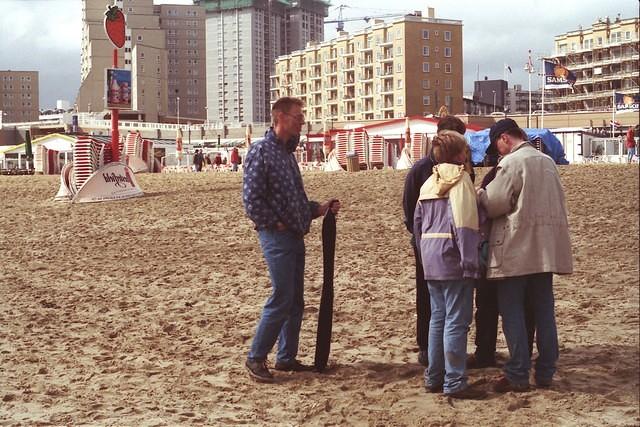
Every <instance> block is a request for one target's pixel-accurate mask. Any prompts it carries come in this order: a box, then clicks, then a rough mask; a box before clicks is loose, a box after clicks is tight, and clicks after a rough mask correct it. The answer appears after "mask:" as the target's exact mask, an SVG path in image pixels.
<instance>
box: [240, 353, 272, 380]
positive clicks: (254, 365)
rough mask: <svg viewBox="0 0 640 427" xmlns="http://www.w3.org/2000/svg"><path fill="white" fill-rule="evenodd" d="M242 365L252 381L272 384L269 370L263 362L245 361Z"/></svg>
mask: <svg viewBox="0 0 640 427" xmlns="http://www.w3.org/2000/svg"><path fill="white" fill-rule="evenodd" d="M244 365H245V366H246V367H247V370H248V371H249V375H250V376H251V378H253V379H254V380H256V381H258V382H261V383H272V382H273V375H272V374H271V372H269V369H268V368H267V363H266V362H265V361H264V360H260V361H258V360H251V359H247V361H246V362H245V363H244Z"/></svg>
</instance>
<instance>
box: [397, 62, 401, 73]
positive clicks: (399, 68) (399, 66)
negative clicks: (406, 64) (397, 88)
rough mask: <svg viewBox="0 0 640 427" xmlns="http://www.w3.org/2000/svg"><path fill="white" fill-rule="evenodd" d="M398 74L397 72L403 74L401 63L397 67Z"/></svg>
mask: <svg viewBox="0 0 640 427" xmlns="http://www.w3.org/2000/svg"><path fill="white" fill-rule="evenodd" d="M396 72H397V73H400V72H402V63H400V62H399V63H398V64H397V65H396Z"/></svg>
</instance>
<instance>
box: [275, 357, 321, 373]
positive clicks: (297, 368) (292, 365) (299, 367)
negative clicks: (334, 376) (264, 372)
mask: <svg viewBox="0 0 640 427" xmlns="http://www.w3.org/2000/svg"><path fill="white" fill-rule="evenodd" d="M274 369H275V370H276V371H285V372H309V371H313V370H315V369H316V367H315V366H312V365H303V364H302V363H300V362H299V361H297V360H295V359H294V360H293V361H291V362H276V366H275V367H274Z"/></svg>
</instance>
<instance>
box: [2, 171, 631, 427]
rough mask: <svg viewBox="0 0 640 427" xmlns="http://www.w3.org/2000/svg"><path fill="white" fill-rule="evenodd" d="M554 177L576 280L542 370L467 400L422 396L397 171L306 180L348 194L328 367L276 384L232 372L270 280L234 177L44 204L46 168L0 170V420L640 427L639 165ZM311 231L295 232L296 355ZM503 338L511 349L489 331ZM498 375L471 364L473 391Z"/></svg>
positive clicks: (313, 188)
mask: <svg viewBox="0 0 640 427" xmlns="http://www.w3.org/2000/svg"><path fill="white" fill-rule="evenodd" d="M560 171H561V176H562V180H563V184H564V186H565V189H566V195H567V201H568V208H569V213H570V218H569V222H570V226H571V237H572V243H573V249H574V266H575V273H574V274H573V275H572V276H562V277H559V276H556V278H555V296H556V316H557V323H558V332H559V338H560V352H561V353H560V360H559V365H558V373H557V375H556V377H555V380H556V381H555V382H554V385H553V386H552V387H551V389H548V390H535V389H533V390H532V391H530V392H527V393H519V394H513V393H507V394H504V395H498V394H495V393H490V394H489V397H488V398H487V399H485V400H482V401H461V400H459V401H451V400H448V399H447V398H445V397H443V396H442V395H437V394H427V393H425V391H424V387H423V379H422V375H423V369H422V367H421V366H420V365H418V363H417V346H416V343H415V331H414V329H415V306H414V305H415V289H414V267H413V255H412V252H411V247H410V245H409V235H408V233H407V232H406V230H405V229H404V225H403V223H402V221H403V217H402V208H401V199H402V188H403V183H404V177H405V175H406V171H393V170H384V171H366V172H365V171H363V172H359V173H322V172H306V173H305V174H304V180H305V186H306V190H307V193H308V194H309V196H310V198H312V199H316V200H323V199H326V198H328V197H330V196H336V197H338V198H339V199H340V200H341V201H342V205H343V209H342V211H341V213H340V215H339V218H338V232H337V233H338V243H337V249H336V257H337V259H336V274H335V312H334V330H333V342H332V351H331V355H330V358H329V365H330V366H329V369H328V371H327V372H325V373H324V374H317V373H301V374H287V373H279V372H277V373H276V374H275V375H276V376H277V383H276V384H271V385H269V384H267V385H265V384H258V383H255V382H254V381H252V380H251V379H250V378H249V377H248V375H247V374H246V372H245V369H244V366H243V363H244V360H245V358H246V352H247V349H248V346H249V344H250V340H251V338H252V336H253V332H254V328H255V326H256V323H257V320H258V317H259V315H260V312H261V309H262V305H263V303H264V301H265V299H266V298H267V296H268V295H269V292H270V285H269V279H268V276H267V271H266V266H265V264H264V261H263V259H262V254H261V252H260V249H259V245H258V241H257V236H256V233H255V231H254V230H253V229H252V225H251V223H250V221H249V220H248V219H247V218H246V217H245V215H244V210H243V207H242V201H241V174H234V173H201V174H156V175H150V174H144V175H139V176H138V181H139V183H140V185H141V187H142V188H143V190H144V191H145V193H146V194H145V196H144V197H142V198H139V199H130V200H126V201H121V202H109V203H97V204H84V205H71V204H66V203H60V202H54V201H53V196H54V195H55V194H56V192H57V190H58V184H59V177H57V176H14V177H13V176H0V200H1V206H2V209H1V210H0V215H1V218H2V219H1V221H0V223H1V224H2V228H1V232H0V257H1V258H0V263H1V268H0V295H2V298H0V425H7V426H13V425H119V426H134V425H136V426H176V425H232V424H248V425H268V426H270V425H340V426H348V425H372V426H454V425H455V426H461V425H469V426H480V425H482V426H494V425H495V426H504V425H509V426H530V425H542V426H544V425H571V426H603V425H607V426H608V425H611V426H636V425H639V424H640V412H639V406H638V405H639V363H640V360H639V327H640V325H639V271H638V233H639V230H638V179H639V175H638V167H637V165H636V166H626V165H617V166H616V165H588V166H584V165H582V166H581V165H574V166H566V167H561V169H560ZM485 172H486V170H483V169H479V175H480V177H481V176H482V174H484V173H485ZM320 230H321V223H320V221H316V222H314V225H313V227H312V229H311V232H310V233H309V235H308V236H307V238H306V245H307V269H306V271H307V274H306V290H305V298H306V310H305V317H304V322H303V325H302V334H301V346H300V358H301V359H302V361H304V362H307V363H311V362H312V360H313V353H314V345H315V331H316V326H317V313H318V305H319V300H320V291H321V285H322V251H321V240H320ZM473 331H474V325H472V327H471V333H470V335H469V347H468V348H469V351H470V352H471V351H472V350H473V348H474V347H473V345H472V343H473ZM498 346H499V352H500V353H501V355H502V356H503V358H504V357H506V356H507V354H508V353H507V349H506V345H505V342H504V337H503V335H502V332H500V334H499V343H498ZM271 363H272V364H273V358H271ZM499 374H500V370H499V369H496V368H493V369H484V370H474V371H469V376H470V380H471V381H472V382H480V383H481V384H483V383H484V384H485V385H484V386H483V387H486V388H487V389H489V381H491V380H492V379H493V378H495V377H497V376H498V375H499Z"/></svg>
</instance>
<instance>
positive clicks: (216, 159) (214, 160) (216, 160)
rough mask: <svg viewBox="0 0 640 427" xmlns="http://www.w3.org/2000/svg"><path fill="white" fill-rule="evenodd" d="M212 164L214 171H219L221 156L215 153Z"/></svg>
mask: <svg viewBox="0 0 640 427" xmlns="http://www.w3.org/2000/svg"><path fill="white" fill-rule="evenodd" d="M213 164H214V165H215V169H216V170H218V169H220V165H221V164H222V154H220V153H216V156H215V157H214V158H213Z"/></svg>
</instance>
